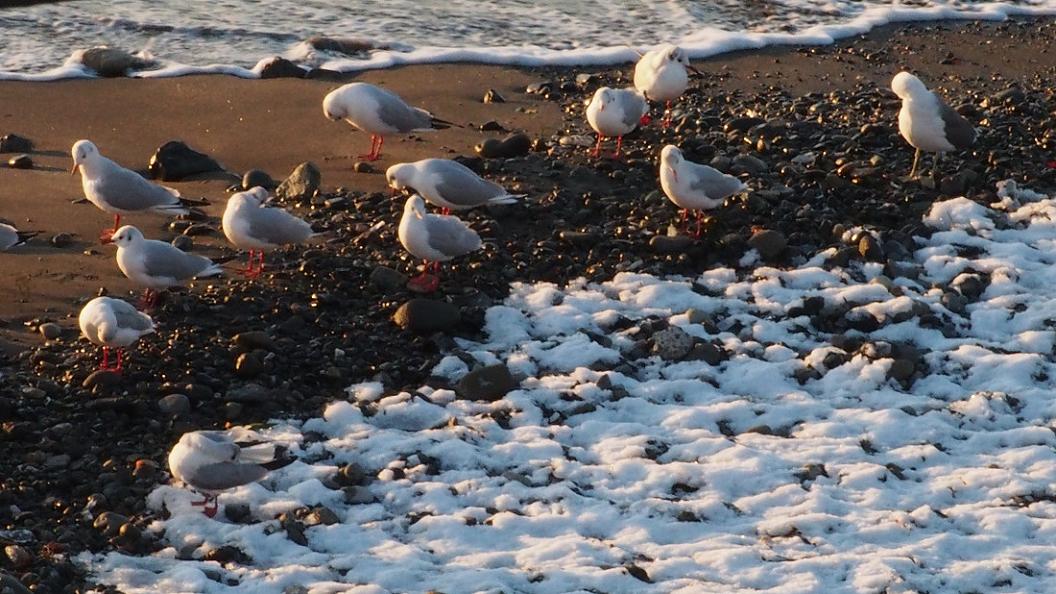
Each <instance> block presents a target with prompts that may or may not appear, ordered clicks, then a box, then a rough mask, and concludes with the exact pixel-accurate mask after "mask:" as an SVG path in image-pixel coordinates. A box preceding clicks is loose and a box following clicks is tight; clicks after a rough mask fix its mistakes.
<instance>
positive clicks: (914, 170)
mask: <svg viewBox="0 0 1056 594" xmlns="http://www.w3.org/2000/svg"><path fill="white" fill-rule="evenodd" d="M919 162H920V149H917V152H916V153H914V154H913V167H912V168H911V169H910V170H909V177H910V178H915V177H916V176H917V163H919Z"/></svg>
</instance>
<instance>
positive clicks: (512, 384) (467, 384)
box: [455, 363, 517, 401]
mask: <svg viewBox="0 0 1056 594" xmlns="http://www.w3.org/2000/svg"><path fill="white" fill-rule="evenodd" d="M516 387H517V381H516V380H515V379H513V375H512V374H511V373H510V370H509V368H507V367H506V366H505V365H503V364H502V363H499V364H497V365H488V366H486V367H478V368H476V369H474V370H473V371H470V372H469V373H467V374H466V375H464V376H463V377H462V379H460V380H459V381H458V383H457V384H456V385H455V392H456V393H457V394H458V395H459V396H461V397H462V398H465V399H467V400H487V401H495V400H499V399H501V398H503V397H504V396H506V394H507V393H509V391H510V390H513V389H515V388H516Z"/></svg>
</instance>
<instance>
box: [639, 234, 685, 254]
mask: <svg viewBox="0 0 1056 594" xmlns="http://www.w3.org/2000/svg"><path fill="white" fill-rule="evenodd" d="M693 243H694V241H693V238H692V237H689V236H686V235H654V236H653V237H652V239H650V240H649V247H650V248H652V249H653V251H654V252H656V253H658V254H680V253H682V252H685V251H686V250H688V249H689V248H690V246H692V245H693Z"/></svg>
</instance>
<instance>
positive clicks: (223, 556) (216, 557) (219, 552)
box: [202, 534, 303, 565]
mask: <svg viewBox="0 0 1056 594" xmlns="http://www.w3.org/2000/svg"><path fill="white" fill-rule="evenodd" d="M302 536H303V534H302ZM202 558H203V559H205V560H206V561H215V562H217V563H219V564H221V565H223V564H225V563H237V564H239V565H250V564H252V563H253V559H252V558H251V557H250V556H249V555H247V554H246V553H245V552H243V551H242V549H240V548H238V547H236V546H232V545H224V546H222V547H217V548H215V549H210V550H209V551H208V552H206V553H205V555H204V556H203V557H202Z"/></svg>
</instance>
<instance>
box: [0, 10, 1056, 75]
mask: <svg viewBox="0 0 1056 594" xmlns="http://www.w3.org/2000/svg"><path fill="white" fill-rule="evenodd" d="M1049 14H1056V0H1019V1H1010V2H975V1H967V0H907V1H903V2H898V1H879V0H865V1H862V0H655V1H645V0H610V1H606V2H600V1H586V0H582V1H575V0H443V1H436V0H384V1H381V0H375V1H365V0H298V1H297V2H289V1H287V0H215V1H204V0H191V1H184V2H158V1H157V0H149V1H148V0H122V1H121V2H111V1H109V0H79V1H77V2H59V3H45V4H38V5H34V6H29V7H11V8H0V78H23V79H54V78H63V77H73V76H88V75H90V74H89V73H87V72H85V71H84V70H83V69H81V68H80V67H79V66H77V64H76V59H75V58H76V52H78V51H81V50H84V49H87V48H90V47H94V46H100V45H109V46H111V47H119V48H122V49H125V50H128V51H131V52H136V53H140V54H141V55H144V56H149V57H151V58H153V59H155V60H156V61H157V62H158V64H159V67H158V68H154V69H151V70H145V71H142V72H139V73H137V76H174V75H179V74H187V73H192V72H226V73H229V74H234V75H237V76H245V77H253V76H256V73H257V71H258V70H259V64H260V63H261V61H262V60H266V59H269V58H270V57H272V56H283V57H286V58H289V59H292V60H295V61H297V62H298V63H301V64H304V65H305V66H311V67H326V68H331V69H336V70H342V71H351V70H360V69H366V68H382V67H388V66H392V65H397V64H406V63H421V62H431V61H432V62H435V61H464V62H485V63H504V64H521V65H589V64H613V63H619V62H626V61H632V60H634V59H635V57H636V54H635V53H634V51H633V49H632V48H635V49H647V48H648V47H650V46H653V45H655V44H658V43H664V42H671V43H678V44H680V45H682V46H683V47H684V48H686V49H687V50H688V51H689V52H690V55H691V56H693V57H706V56H711V55H715V54H718V53H722V52H725V51H731V50H737V49H749V48H756V47H763V46H767V45H773V44H790V43H802V44H812V45H817V44H826V43H831V42H832V41H833V40H834V39H838V38H841V37H847V36H851V35H856V34H859V33H864V32H866V31H868V30H870V29H872V28H874V27H876V26H880V25H884V24H888V23H891V22H903V21H919V20H940V19H985V20H1000V19H1005V18H1008V17H1010V16H1020V15H1049ZM316 35H322V36H327V37H333V38H354V39H359V40H367V41H370V42H372V43H374V44H375V46H381V47H383V48H385V49H379V50H372V51H366V52H361V53H356V54H351V55H350V54H346V53H341V52H335V51H321V50H317V49H314V48H313V47H311V46H310V45H308V44H306V43H304V42H305V40H306V39H308V38H309V37H311V36H316Z"/></svg>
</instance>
